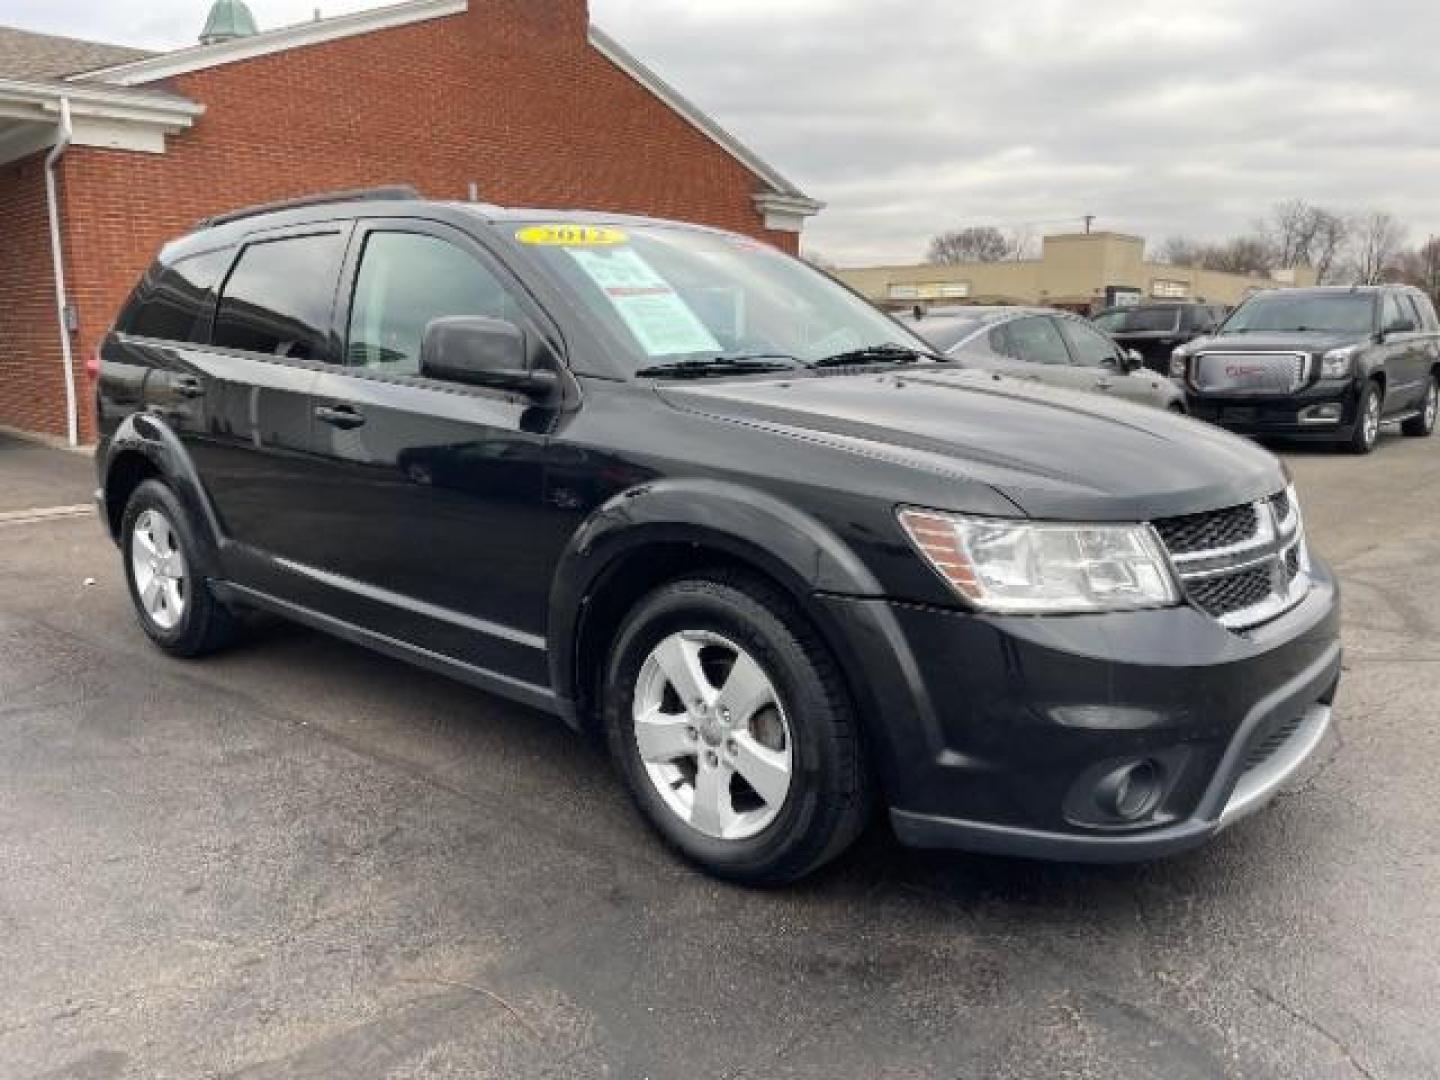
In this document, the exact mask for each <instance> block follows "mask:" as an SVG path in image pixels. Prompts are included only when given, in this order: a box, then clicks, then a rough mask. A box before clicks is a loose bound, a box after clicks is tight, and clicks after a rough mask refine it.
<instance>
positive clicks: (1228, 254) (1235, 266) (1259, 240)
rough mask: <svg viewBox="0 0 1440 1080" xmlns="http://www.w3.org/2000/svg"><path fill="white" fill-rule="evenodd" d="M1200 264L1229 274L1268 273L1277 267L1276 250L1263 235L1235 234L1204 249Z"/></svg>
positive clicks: (1208, 268) (1207, 268)
mask: <svg viewBox="0 0 1440 1080" xmlns="http://www.w3.org/2000/svg"><path fill="white" fill-rule="evenodd" d="M1200 265H1201V266H1203V267H1204V268H1205V269H1206V270H1219V271H1222V272H1224V273H1227V274H1255V275H1266V274H1269V273H1270V272H1271V271H1272V270H1273V269H1274V268H1275V252H1274V250H1273V249H1272V248H1271V246H1270V243H1269V242H1268V241H1267V240H1266V239H1265V238H1264V237H1263V236H1235V237H1232V238H1231V239H1229V240H1226V241H1225V242H1224V243H1223V244H1216V245H1214V246H1212V247H1206V248H1205V249H1204V250H1202V252H1201V255H1200Z"/></svg>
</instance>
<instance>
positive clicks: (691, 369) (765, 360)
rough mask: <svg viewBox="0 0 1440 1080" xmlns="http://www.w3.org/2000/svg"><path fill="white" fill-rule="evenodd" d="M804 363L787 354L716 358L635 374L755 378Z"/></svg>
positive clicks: (672, 363)
mask: <svg viewBox="0 0 1440 1080" xmlns="http://www.w3.org/2000/svg"><path fill="white" fill-rule="evenodd" d="M799 364H800V361H799V360H797V359H795V357H793V356H786V355H784V354H783V353H774V354H769V353H756V354H754V355H750V356H712V357H705V358H704V359H695V360H672V361H670V362H669V363H665V364H651V365H650V366H649V367H643V368H640V369H639V370H638V371H636V372H635V374H636V375H638V376H640V377H641V378H647V379H651V378H669V379H703V378H705V377H706V376H708V375H755V374H763V373H764V372H767V371H793V370H795V368H796V367H798V366H799Z"/></svg>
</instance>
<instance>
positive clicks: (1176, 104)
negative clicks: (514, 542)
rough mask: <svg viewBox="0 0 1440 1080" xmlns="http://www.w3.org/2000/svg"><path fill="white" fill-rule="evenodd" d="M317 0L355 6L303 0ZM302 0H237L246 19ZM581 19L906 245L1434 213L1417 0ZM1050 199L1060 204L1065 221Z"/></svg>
mask: <svg viewBox="0 0 1440 1080" xmlns="http://www.w3.org/2000/svg"><path fill="white" fill-rule="evenodd" d="M318 2H319V4H320V6H321V7H322V8H323V9H324V11H325V13H326V14H337V13H339V12H341V11H346V10H353V9H356V8H359V7H366V6H373V4H372V3H364V2H335V0H318ZM315 4H316V0H251V7H252V8H253V10H254V11H255V14H256V16H257V18H258V19H259V20H260V22H261V24H262V25H266V26H275V25H282V24H284V23H288V22H295V21H299V20H303V19H305V18H308V17H309V16H310V14H311V12H312V10H313V8H314V7H315ZM203 8H204V3H203V0H201V2H199V3H197V2H196V0H146V2H145V3H143V4H142V3H140V2H139V0H132V2H129V3H124V4H109V5H105V6H103V7H100V8H98V9H97V7H96V6H94V5H93V4H91V3H88V2H85V0H43V2H41V0H9V3H7V4H6V14H5V15H4V16H3V18H4V20H5V21H6V22H12V23H15V24H18V25H22V26H29V27H33V28H35V29H41V30H50V31H53V32H57V33H73V34H76V35H78V36H89V37H98V38H103V39H107V40H114V41H123V42H127V43H135V44H141V45H152V46H174V45H180V44H186V43H188V42H189V41H190V40H192V39H193V37H194V35H195V34H196V33H197V32H198V28H199V23H200V22H201V21H203V17H204V11H203ZM592 11H593V15H594V18H595V20H596V21H597V22H598V23H600V24H601V25H603V26H604V27H605V28H606V29H607V30H609V31H610V32H611V33H612V34H614V35H615V36H616V37H618V38H619V39H620V40H621V41H623V42H624V43H625V44H626V45H627V46H628V47H629V48H631V49H632V50H633V51H635V52H636V53H637V54H639V55H640V56H641V57H643V58H644V59H645V60H646V61H647V62H649V63H650V64H651V65H652V66H654V67H655V68H656V69H657V70H658V71H660V73H661V74H662V75H664V76H665V77H666V78H667V79H669V80H671V81H672V82H674V83H675V84H676V85H677V86H679V87H680V88H681V89H682V90H683V91H684V92H685V93H686V94H687V95H688V96H690V97H691V98H692V99H694V100H695V101H696V102H697V103H698V104H700V105H701V106H702V107H704V108H705V109H707V110H708V111H709V112H711V113H712V114H713V115H714V116H716V117H717V118H718V119H719V120H720V121H721V122H722V123H723V124H725V125H726V126H727V127H729V128H730V129H731V130H732V131H734V132H735V133H736V134H737V135H738V136H739V137H740V138H741V139H743V140H744V141H746V142H747V143H749V144H750V145H751V146H752V147H753V148H754V149H755V150H757V151H758V152H759V153H761V154H762V155H763V156H764V157H766V158H767V159H768V160H770V161H771V162H772V163H773V164H774V165H775V166H776V167H777V168H779V169H780V170H781V171H782V172H785V173H786V174H787V175H789V176H790V177H791V178H792V179H794V180H795V181H797V182H798V183H799V184H800V185H801V186H802V187H804V188H805V189H806V190H807V191H809V192H810V193H811V194H813V195H814V196H816V197H817V198H820V199H824V200H825V201H826V202H828V203H829V204H830V206H829V209H827V210H826V211H825V213H824V214H823V215H821V217H820V218H819V219H817V220H816V221H815V222H814V223H813V224H812V225H811V227H810V228H809V230H808V231H807V237H808V242H809V243H810V244H811V245H812V246H813V247H814V248H816V249H818V250H821V251H824V252H825V253H826V254H827V255H828V256H829V257H830V258H833V259H837V260H839V261H842V262H864V261H871V260H882V259H883V260H895V259H911V258H915V257H917V256H918V255H919V254H920V253H921V252H922V251H923V248H924V244H925V241H926V239H927V238H928V237H929V236H930V235H932V234H933V233H934V232H936V231H938V230H940V229H942V228H945V227H948V226H951V225H959V224H967V223H993V224H1001V225H1011V224H1018V223H1023V222H1038V223H1042V224H1040V225H1038V226H1037V227H1036V229H1035V231H1037V232H1041V231H1045V230H1046V229H1051V230H1057V229H1063V228H1066V227H1070V225H1069V222H1070V221H1073V220H1074V219H1076V218H1078V217H1079V215H1081V214H1085V213H1094V214H1097V215H1099V218H1100V224H1101V225H1102V226H1104V227H1109V228H1115V229H1126V230H1131V231H1135V232H1139V233H1142V234H1144V235H1147V236H1150V237H1152V238H1154V239H1156V240H1158V239H1160V238H1162V237H1164V236H1166V235H1170V234H1174V233H1185V234H1190V235H1195V236H1200V237H1206V238H1211V237H1218V236H1222V235H1225V234H1226V233H1229V232H1232V231H1235V230H1239V229H1244V228H1246V227H1248V226H1249V225H1250V223H1251V222H1252V221H1253V220H1254V219H1255V218H1256V217H1258V216H1260V215H1262V214H1263V213H1265V211H1266V210H1267V208H1268V207H1269V206H1270V205H1271V204H1272V203H1273V202H1275V201H1277V200H1279V199H1283V198H1289V197H1293V196H1302V197H1305V198H1309V199H1312V200H1315V201H1321V202H1326V203H1330V204H1335V205H1338V206H1341V207H1353V208H1357V209H1358V208H1367V207H1372V206H1378V207H1383V208H1386V209H1389V210H1392V211H1393V212H1395V213H1396V214H1398V215H1400V216H1401V217H1402V218H1403V219H1404V220H1406V221H1407V222H1408V223H1409V225H1410V226H1411V231H1412V235H1414V236H1415V237H1420V236H1423V235H1425V234H1427V233H1428V232H1430V231H1431V230H1434V229H1440V193H1437V186H1436V184H1435V182H1434V180H1433V177H1435V176H1436V175H1437V174H1440V123H1437V117H1436V116H1435V115H1434V114H1433V110H1432V109H1431V108H1427V105H1428V104H1429V103H1431V102H1435V101H1440V65H1436V64H1435V63H1434V62H1433V59H1432V57H1431V53H1432V46H1431V44H1430V42H1431V39H1432V38H1433V37H1434V34H1435V31H1436V30H1440V9H1436V10H1435V11H1432V10H1431V9H1430V8H1429V6H1427V5H1418V4H1415V3H1413V0H1372V2H1371V3H1368V4H1366V5H1365V6H1364V7H1363V9H1357V8H1356V7H1355V6H1354V5H1353V3H1349V2H1345V0H1265V2H1263V3H1257V2H1256V0H1192V2H1191V3H1189V4H1177V3H1175V2H1174V0H1164V2H1158V0H1006V2H1005V3H997V2H991V0H984V2H974V0H964V2H960V0H904V2H901V0H783V2H777V0H725V2H723V3H716V2H715V0H592ZM1061 219H1069V221H1066V220H1061Z"/></svg>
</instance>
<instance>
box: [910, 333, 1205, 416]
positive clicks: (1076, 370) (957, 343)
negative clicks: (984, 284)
mask: <svg viewBox="0 0 1440 1080" xmlns="http://www.w3.org/2000/svg"><path fill="white" fill-rule="evenodd" d="M902 321H903V322H904V323H905V324H906V325H907V326H909V327H910V329H912V330H914V331H915V332H916V333H917V334H919V335H920V336H921V337H923V338H924V339H925V340H926V341H928V342H930V344H931V345H933V346H935V348H936V349H938V350H940V351H941V352H943V353H944V354H945V355H946V356H948V357H950V358H952V359H954V360H957V361H959V362H960V365H961V366H962V367H969V368H981V369H984V370H989V371H996V372H999V373H1001V374H1004V375H1010V376H1012V377H1014V378H1017V379H1029V380H1032V381H1034V382H1042V383H1048V384H1050V385H1051V386H1060V387H1064V388H1066V389H1069V390H1091V391H1095V392H1098V393H1102V394H1106V395H1108V396H1110V397H1117V398H1123V399H1126V400H1129V401H1134V402H1138V403H1140V404H1142V405H1153V406H1155V407H1156V408H1159V409H1168V410H1169V411H1171V412H1181V413H1183V412H1185V395H1184V393H1183V392H1182V391H1181V390H1180V389H1179V388H1178V387H1177V386H1176V385H1175V384H1174V383H1173V382H1172V381H1170V380H1169V379H1167V378H1163V377H1161V376H1159V375H1156V374H1155V373H1154V372H1151V371H1147V370H1146V369H1145V368H1143V367H1142V366H1141V362H1140V356H1139V355H1138V354H1136V353H1132V352H1130V351H1129V350H1127V349H1124V348H1122V347H1121V346H1120V345H1118V344H1117V343H1116V342H1115V340H1114V339H1113V338H1110V337H1109V336H1107V335H1106V334H1104V333H1102V332H1101V331H1099V330H1097V329H1096V328H1095V327H1094V326H1093V325H1092V324H1091V323H1089V322H1088V321H1087V320H1085V319H1082V318H1080V317H1079V316H1078V315H1070V314H1068V313H1066V312H1063V311H1056V310H1054V309H1052V308H1022V307H965V308H949V309H946V310H945V311H943V312H941V313H938V314H934V313H932V314H930V315H927V316H925V317H923V318H920V319H915V318H906V319H903V320H902Z"/></svg>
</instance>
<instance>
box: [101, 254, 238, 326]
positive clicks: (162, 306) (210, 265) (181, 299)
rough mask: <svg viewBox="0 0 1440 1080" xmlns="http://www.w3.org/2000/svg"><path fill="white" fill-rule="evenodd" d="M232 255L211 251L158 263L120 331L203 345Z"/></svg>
mask: <svg viewBox="0 0 1440 1080" xmlns="http://www.w3.org/2000/svg"><path fill="white" fill-rule="evenodd" d="M233 255H234V252H233V251H230V250H225V251H210V252H205V253H204V254H200V255H189V256H186V257H185V258H183V259H176V260H175V261H174V262H173V263H169V264H168V265H167V264H165V263H161V262H155V263H153V264H152V265H151V267H150V269H149V270H147V271H146V273H145V276H144V277H143V278H141V279H140V284H139V285H137V286H136V287H135V291H134V293H132V294H131V296H130V302H129V303H128V304H126V306H125V310H124V312H123V313H122V314H121V316H120V319H119V322H118V324H117V329H119V330H120V331H121V333H125V334H131V335H134V336H135V337H148V338H158V339H160V340H162V341H179V342H194V343H203V341H204V340H205V337H206V330H207V327H208V324H209V321H210V311H211V308H212V307H213V305H214V303H215V288H216V286H217V285H218V284H219V283H220V278H221V276H222V275H223V274H224V273H225V270H226V268H227V267H228V266H229V265H230V259H231V257H232V256H233Z"/></svg>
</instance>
